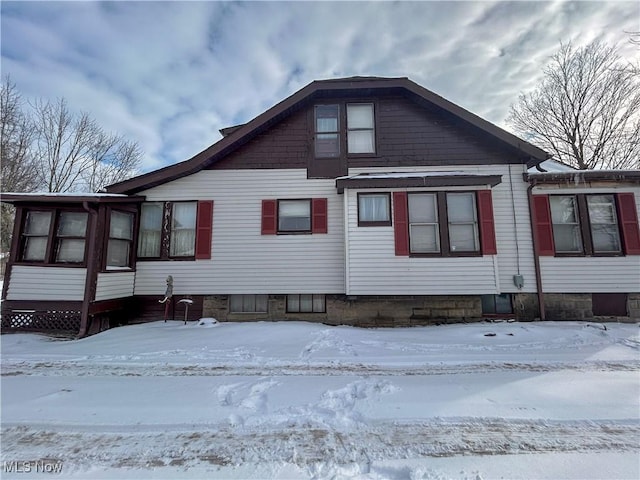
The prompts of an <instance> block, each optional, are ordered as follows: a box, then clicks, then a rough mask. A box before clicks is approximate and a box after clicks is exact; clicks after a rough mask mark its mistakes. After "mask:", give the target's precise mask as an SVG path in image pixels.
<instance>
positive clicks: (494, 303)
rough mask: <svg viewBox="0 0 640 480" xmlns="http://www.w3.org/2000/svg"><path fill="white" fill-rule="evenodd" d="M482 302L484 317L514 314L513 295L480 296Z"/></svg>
mask: <svg viewBox="0 0 640 480" xmlns="http://www.w3.org/2000/svg"><path fill="white" fill-rule="evenodd" d="M480 297H481V300H482V313H483V314H484V315H506V314H512V313H513V306H512V304H511V294H509V293H501V294H499V295H480Z"/></svg>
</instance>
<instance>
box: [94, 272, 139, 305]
mask: <svg viewBox="0 0 640 480" xmlns="http://www.w3.org/2000/svg"><path fill="white" fill-rule="evenodd" d="M134 280H135V272H117V273H99V274H98V287H97V290H96V301H100V300H111V299H112V298H124V297H131V296H132V295H133V283H134Z"/></svg>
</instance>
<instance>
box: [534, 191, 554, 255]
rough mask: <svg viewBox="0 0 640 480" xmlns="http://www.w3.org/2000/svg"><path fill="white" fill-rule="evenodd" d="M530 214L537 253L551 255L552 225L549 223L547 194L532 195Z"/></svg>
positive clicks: (552, 252)
mask: <svg viewBox="0 0 640 480" xmlns="http://www.w3.org/2000/svg"><path fill="white" fill-rule="evenodd" d="M532 215H533V223H534V226H535V232H534V235H536V240H537V241H536V246H537V250H538V252H537V253H538V255H545V256H553V255H554V254H555V246H554V244H553V225H552V223H551V209H550V208H549V196H548V195H534V196H533V212H532Z"/></svg>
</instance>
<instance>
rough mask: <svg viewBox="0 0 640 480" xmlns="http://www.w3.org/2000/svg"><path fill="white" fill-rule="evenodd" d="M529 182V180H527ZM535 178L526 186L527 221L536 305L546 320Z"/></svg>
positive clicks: (541, 316) (542, 317)
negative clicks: (535, 205) (529, 223)
mask: <svg viewBox="0 0 640 480" xmlns="http://www.w3.org/2000/svg"><path fill="white" fill-rule="evenodd" d="M529 181H530V182H531V180H529ZM535 186H536V183H535V180H533V183H531V185H529V186H528V187H527V199H528V201H529V221H530V222H531V238H532V240H533V266H534V269H535V274H536V290H537V292H538V307H539V308H540V320H546V319H547V315H546V313H545V311H544V293H543V292H542V274H541V272H540V256H539V255H538V231H537V230H536V225H535V221H534V215H535V212H534V210H533V187H535Z"/></svg>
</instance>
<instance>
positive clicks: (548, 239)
mask: <svg viewBox="0 0 640 480" xmlns="http://www.w3.org/2000/svg"><path fill="white" fill-rule="evenodd" d="M534 207H535V208H534V215H535V217H534V220H535V224H536V237H537V248H538V253H539V254H540V255H560V256H562V255H595V256H597V255H604V256H606V255H621V254H626V255H636V254H637V252H640V234H639V232H638V221H637V215H636V211H635V208H636V207H635V201H634V197H633V194H631V193H618V194H601V193H597V194H571V195H535V196H534Z"/></svg>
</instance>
